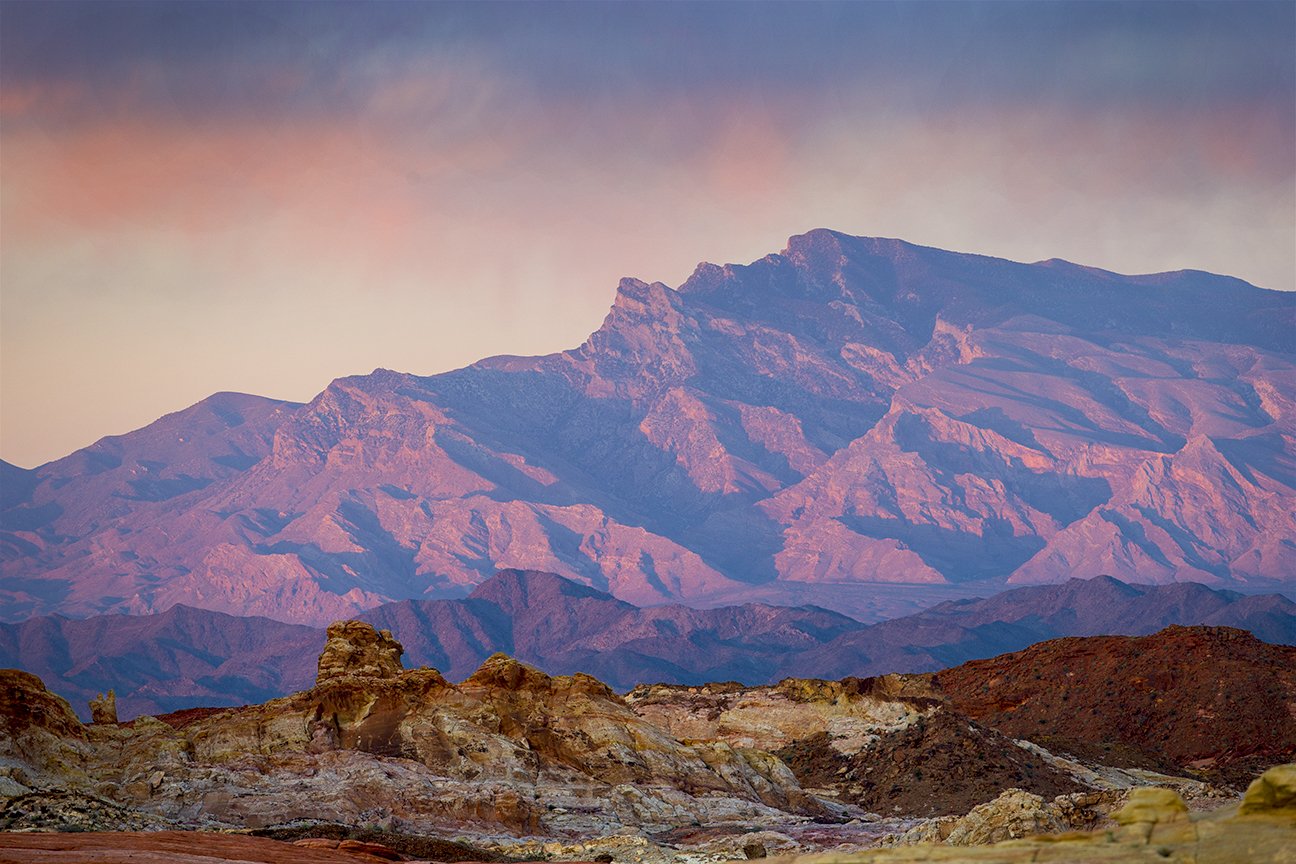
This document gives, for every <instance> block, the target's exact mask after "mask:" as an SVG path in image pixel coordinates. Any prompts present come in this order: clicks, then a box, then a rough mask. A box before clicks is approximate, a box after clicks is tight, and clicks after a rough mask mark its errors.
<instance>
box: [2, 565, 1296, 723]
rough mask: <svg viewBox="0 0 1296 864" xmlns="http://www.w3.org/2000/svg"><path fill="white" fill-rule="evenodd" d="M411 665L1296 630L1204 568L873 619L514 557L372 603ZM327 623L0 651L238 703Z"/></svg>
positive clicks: (11, 627)
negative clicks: (661, 594)
mask: <svg viewBox="0 0 1296 864" xmlns="http://www.w3.org/2000/svg"><path fill="white" fill-rule="evenodd" d="M363 617H364V620H366V621H368V622H370V623H372V624H373V625H374V626H376V627H379V628H381V629H387V630H390V631H392V633H393V634H395V636H396V638H397V639H399V640H400V641H401V643H402V644H403V645H404V647H405V653H406V661H407V663H408V665H411V666H432V667H434V668H436V669H438V670H440V671H441V672H442V674H444V675H445V676H446V677H447V678H449V679H450V680H461V679H463V678H465V677H467V676H468V675H470V674H471V673H472V671H473V670H474V669H476V668H477V667H478V666H479V665H480V664H481V663H482V662H483V661H484V660H485V659H486V658H487V657H489V656H491V655H492V654H495V653H497V652H506V653H511V654H513V655H514V656H517V657H519V658H521V659H523V660H525V661H526V662H528V663H532V664H534V665H536V666H537V667H539V668H541V669H543V670H545V671H546V672H550V673H553V674H571V673H575V672H585V673H589V674H594V675H596V676H598V677H600V678H601V679H602V680H605V681H607V682H608V683H609V684H611V685H612V686H614V687H617V688H619V689H621V690H627V689H629V688H631V687H633V686H635V685H637V684H644V683H653V682H664V683H668V684H682V685H699V684H703V683H706V682H709V681H741V682H744V683H747V684H753V685H755V684H767V683H772V682H774V681H777V680H779V679H781V678H783V677H786V676H793V677H833V678H839V677H848V676H863V675H877V674H885V673H888V672H923V671H932V670H936V669H941V668H944V667H946V666H951V665H954V664H957V663H962V662H964V661H966V660H969V659H972V658H978V657H989V656H991V655H994V654H1000V653H1003V652H1006V651H1015V650H1018V649H1021V648H1025V647H1026V646H1028V645H1031V644H1033V643H1036V642H1039V641H1042V640H1045V639H1052V638H1055V637H1058V636H1082V635H1086V636H1087V635H1098V634H1108V633H1119V634H1127V635H1143V634H1148V633H1152V632H1154V631H1156V630H1158V629H1160V628H1162V627H1164V626H1167V625H1171V624H1209V625H1224V626H1230V627H1238V628H1242V629H1249V630H1252V631H1253V632H1255V633H1256V635H1257V636H1259V637H1260V638H1262V639H1264V640H1266V641H1268V642H1272V643H1279V644H1283V643H1285V644H1296V603H1293V602H1291V601H1290V600H1287V599H1286V598H1283V597H1280V596H1277V595H1268V596H1243V595H1240V594H1236V593H1234V592H1228V591H1217V590H1214V589H1212V588H1209V587H1207V586H1204V585H1197V584H1192V583H1184V584H1176V585H1127V584H1125V583H1122V582H1119V581H1117V580H1114V579H1110V578H1107V577H1100V578H1098V579H1093V580H1089V581H1084V580H1080V579H1073V580H1071V581H1069V582H1066V583H1064V584H1062V585H1041V586H1028V587H1024V588H1016V589H1013V590H1010V591H1007V592H1004V593H1003V594H1000V595H997V596H995V597H991V598H988V599H985V600H971V601H960V602H951V603H944V604H941V605H939V606H937V607H935V608H933V609H930V610H928V611H926V612H923V613H920V614H918V615H912V616H907V617H905V618H900V619H895V620H893V621H887V622H883V623H881V624H876V625H872V626H865V625H863V624H860V623H859V622H857V621H853V620H851V619H849V618H845V617H844V616H841V615H838V614H836V613H833V612H829V611H827V610H824V609H817V608H814V607H804V608H788V607H776V606H765V605H761V604H754V603H750V604H745V605H743V606H730V607H721V608H716V609H705V610H700V609H690V608H687V607H684V606H679V605H667V606H655V607H651V608H647V609H640V608H637V607H634V606H631V605H629V604H627V603H624V602H622V601H620V600H617V599H616V598H614V597H612V596H610V595H608V594H605V593H603V592H600V591H595V590H594V589H591V588H588V587H586V586H584V585H579V584H577V583H574V582H571V581H569V580H566V579H563V578H561V577H559V576H554V575H553V574H549V573H536V572H525V571H503V572H501V573H499V574H497V575H495V576H494V577H492V578H491V579H489V580H487V581H486V582H484V583H482V584H481V585H480V586H478V588H477V589H476V590H475V591H474V592H473V594H472V596H470V597H467V598H463V599H459V600H403V601H400V602H397V603H389V604H386V605H384V606H380V607H378V608H377V609H373V610H370V611H369V612H366V613H365V614H364V616H363ZM323 643H324V633H323V631H322V630H320V629H316V628H313V627H306V626H302V625H295V624H284V623H281V622H278V621H273V620H270V619H265V618H235V617H232V616H229V615H225V614H223V613H219V612H209V611H206V610H201V609H194V608H191V607H185V606H177V607H174V608H172V609H170V610H168V611H167V612H163V613H160V614H157V615H144V616H126V615H102V616H95V617H92V618H88V619H84V620H73V619H68V618H62V617H58V616H55V617H42V618H34V619H31V620H29V621H25V622H23V623H21V624H0V666H13V667H17V668H21V669H23V670H25V671H28V672H31V673H34V674H38V675H40V676H41V678H43V679H44V680H45V681H47V682H48V683H49V686H50V687H51V688H52V689H54V690H55V691H56V692H58V693H59V694H60V695H63V696H65V697H66V698H67V699H68V700H69V701H71V702H72V703H73V704H74V705H75V706H77V707H78V709H80V710H84V709H85V706H86V703H87V702H88V700H89V699H91V698H93V697H94V696H95V694H97V693H100V692H104V691H106V690H108V689H109V688H113V689H115V690H116V691H117V696H118V705H119V706H120V710H121V714H122V716H123V717H129V716H134V715H136V714H139V713H159V712H166V711H174V710H179V709H184V708H191V707H195V706H213V705H238V704H244V703H247V702H254V701H257V700H264V699H268V698H271V697H274V696H279V695H283V694H284V693H288V692H292V691H293V690H296V689H299V688H301V687H304V686H307V685H308V684H309V683H310V681H312V680H313V678H314V675H315V671H316V670H315V666H314V663H313V661H312V660H311V659H310V658H312V657H313V656H314V655H315V653H316V652H317V651H318V649H319V646H320V645H322V644H323Z"/></svg>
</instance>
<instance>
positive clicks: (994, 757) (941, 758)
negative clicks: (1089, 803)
mask: <svg viewBox="0 0 1296 864" xmlns="http://www.w3.org/2000/svg"><path fill="white" fill-rule="evenodd" d="M626 700H627V702H629V703H630V705H632V706H633V707H634V709H635V711H636V712H638V713H639V714H640V715H641V716H643V717H645V718H648V719H651V720H652V721H653V722H654V723H656V724H657V725H659V726H662V727H664V728H666V729H669V730H670V731H671V732H672V733H673V734H674V735H676V736H678V737H681V738H688V739H698V740H718V741H724V742H727V743H730V744H734V745H747V746H752V745H754V746H757V747H761V748H766V749H770V750H773V751H774V753H775V755H777V756H779V757H780V758H781V759H782V760H783V761H784V762H785V763H786V764H787V765H788V767H789V768H791V770H792V771H793V773H794V774H795V776H796V778H797V780H798V781H799V782H800V783H801V785H802V786H804V787H806V788H807V789H811V790H813V791H814V792H815V794H818V795H822V796H830V797H833V798H835V799H837V800H839V801H841V802H844V803H847V804H851V805H855V806H858V807H860V808H862V809H864V810H866V811H869V812H874V813H883V814H886V815H911V816H912V815H917V816H936V815H959V814H963V813H966V812H967V811H968V809H969V808H971V807H973V806H975V805H977V804H980V803H983V802H985V801H987V800H989V799H991V798H994V797H995V796H996V795H998V794H999V793H1000V792H1001V791H1003V790H1004V789H1006V788H1009V787H1012V786H1029V789H1028V791H1031V792H1035V793H1038V794H1043V795H1045V796H1047V797H1049V798H1052V797H1053V796H1056V795H1060V794H1064V793H1071V792H1077V791H1081V790H1083V789H1085V788H1086V786H1085V785H1084V784H1082V783H1080V782H1078V781H1076V780H1075V779H1074V778H1073V777H1072V776H1071V775H1070V774H1069V773H1068V772H1067V771H1066V770H1064V769H1062V768H1059V767H1055V766H1053V765H1052V764H1050V763H1049V762H1048V761H1047V760H1046V759H1045V758H1044V756H1043V755H1041V754H1040V753H1036V752H1033V751H1028V750H1026V749H1024V748H1022V747H1020V746H1018V745H1017V744H1016V743H1015V742H1014V741H1012V740H1011V739H1008V738H1006V737H1004V736H1003V735H1001V734H999V733H997V732H994V731H993V730H990V729H986V728H984V727H981V726H979V725H977V724H975V723H972V722H970V721H969V720H968V719H967V718H966V717H963V716H961V715H958V714H955V713H953V712H951V711H949V710H948V709H947V708H946V707H944V706H943V705H942V703H941V701H940V698H939V693H938V691H936V690H935V689H933V688H932V686H931V681H930V679H929V678H927V677H924V676H909V675H885V676H881V677H878V678H847V679H843V680H842V681H819V680H814V679H795V678H789V679H786V680H784V681H782V682H780V683H779V684H777V685H776V686H773V687H742V686H740V685H736V684H707V685H703V686H700V687H679V686H676V687H671V686H663V685H654V686H651V687H637V688H635V689H634V690H632V691H631V692H630V694H629V695H628V696H627V697H626Z"/></svg>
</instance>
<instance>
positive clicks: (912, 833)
mask: <svg viewBox="0 0 1296 864" xmlns="http://www.w3.org/2000/svg"><path fill="white" fill-rule="evenodd" d="M1134 791H1135V792H1140V791H1143V790H1137V789H1136V790H1134ZM1157 791H1158V792H1169V790H1157ZM1170 794H1171V795H1174V793H1173V792H1170ZM1123 797H1124V793H1115V792H1083V793H1076V794H1070V795H1059V796H1058V797H1056V798H1054V799H1053V800H1052V801H1048V800H1045V799H1044V798H1042V797H1041V796H1039V795H1032V794H1031V793H1029V792H1025V791H1023V790H1021V789H1007V790H1005V791H1004V792H1002V793H1001V794H1000V795H999V796H998V797H997V798H995V799H994V800H993V801H987V802H986V803H984V804H978V805H977V806H976V807H973V808H972V809H971V810H970V811H968V812H967V813H966V814H964V815H961V816H942V817H939V818H936V819H929V820H927V821H926V822H923V823H922V824H920V825H917V826H915V827H914V828H911V829H910V830H908V831H906V832H905V833H903V834H901V835H899V836H897V837H894V838H892V839H890V840H889V843H890V844H891V845H896V846H913V845H917V844H920V843H940V844H943V845H945V846H985V845H987V844H990V843H999V842H1001V841H1003V840H1016V839H1020V838H1022V837H1029V836H1031V835H1034V834H1060V833H1063V832H1066V831H1076V830H1087V829H1091V828H1094V827H1095V826H1096V825H1097V824H1098V823H1100V822H1101V821H1103V819H1104V818H1106V817H1107V816H1108V815H1110V813H1111V812H1112V811H1113V810H1115V809H1116V806H1117V805H1118V804H1119V803H1120V800H1121V799H1122V798H1123Z"/></svg>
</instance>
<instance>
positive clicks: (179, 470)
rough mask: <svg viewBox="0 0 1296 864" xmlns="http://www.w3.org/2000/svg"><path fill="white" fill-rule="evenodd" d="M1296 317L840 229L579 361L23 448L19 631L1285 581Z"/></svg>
mask: <svg viewBox="0 0 1296 864" xmlns="http://www.w3.org/2000/svg"><path fill="white" fill-rule="evenodd" d="M1293 332H1296V295H1292V294H1290V293H1288V292H1279V291H1264V290H1261V289H1259V288H1256V287H1254V286H1251V285H1247V284H1246V283H1243V282H1241V281H1239V280H1236V279H1230V278H1227V277H1221V276H1213V275H1210V274H1206V273H1200V272H1193V271H1183V272H1178V273H1164V274H1157V275H1151V276H1120V275H1117V274H1114V273H1108V272H1105V271H1101V270H1096V269H1093V268H1087V267H1081V266H1077V265H1074V264H1068V263H1066V262H1061V261H1044V262H1038V263H1035V264H1020V263H1015V262H1010V261H1004V260H1000V259H994V258H987V257H983V256H977V255H965V254H957V253H953V252H946V251H942V250H939V249H931V248H926V247H921V246H916V245H913V244H909V243H904V242H901V241H897V240H887V239H878V238H863V237H850V236H847V235H844V234H840V233H836V232H833V231H826V230H816V231H811V232H809V233H806V234H803V235H799V236H796V237H792V238H790V239H789V241H788V244H787V248H786V249H784V250H783V251H782V252H780V253H778V254H772V255H768V256H766V257H764V258H762V259H761V260H759V261H755V262H753V263H751V264H750V265H746V266H739V265H725V266H716V265H713V264H703V265H700V266H699V267H698V268H697V270H696V272H695V273H694V274H693V275H692V276H691V277H690V278H689V279H688V280H687V281H686V282H685V283H683V284H682V285H680V286H678V287H677V288H671V287H668V286H666V285H663V284H661V283H651V284H650V283H646V282H641V281H639V280H635V279H627V280H624V281H623V282H622V283H621V285H620V286H619V288H618V289H617V292H616V297H615V300H614V302H613V303H612V306H611V309H610V311H609V313H608V315H607V318H606V320H605V321H604V322H603V324H602V326H601V327H600V328H599V329H598V330H597V331H596V332H595V333H593V334H591V336H590V337H589V339H587V340H586V342H585V343H584V344H582V345H581V346H579V347H577V348H574V349H572V350H569V351H564V352H561V353H558V354H552V355H548V356H544V357H495V358H489V359H486V360H483V361H481V362H479V363H475V364H473V365H471V366H469V367H467V368H464V369H459V370H455V371H453V372H448V373H445V374H441V375H436V376H431V377H421V376H417V375H410V374H402V373H398V372H392V371H387V370H377V371H375V372H374V373H372V374H369V375H361V376H355V377H350V378H341V379H338V380H337V381H334V382H333V383H332V384H330V385H329V386H328V388H326V389H325V390H324V391H323V392H322V393H320V394H319V395H318V396H317V397H316V398H314V399H313V400H311V401H310V402H309V403H308V404H306V405H297V404H291V403H285V402H278V401H275V400H269V399H262V398H258V397H254V396H245V395H240V394H233V393H222V394H217V395H215V396H212V397H210V398H209V399H206V400H204V401H202V402H200V403H198V404H196V405H194V406H192V407H190V408H187V409H185V410H183V411H180V412H177V413H175V414H172V415H168V416H166V417H163V418H161V419H159V420H158V421H156V422H155V423H153V424H151V425H149V426H147V427H145V428H144V429H140V430H137V431H135V432H132V433H129V434H127V435H121V436H114V437H111V438H105V439H103V440H101V441H99V442H97V443H96V444H94V445H92V446H90V447H87V448H85V449H83V450H79V451H77V452H76V453H73V454H71V455H69V456H67V457H65V458H63V459H60V460H57V461H55V462H52V463H50V464H48V465H44V466H41V467H39V468H37V469H35V470H32V471H25V470H23V469H19V468H15V467H13V466H0V470H3V472H4V477H5V483H4V488H3V490H0V619H2V620H8V621H16V620H22V619H26V618H30V617H32V616H36V615H47V614H52V613H59V614H64V615H72V616H78V617H80V616H85V615H90V614H96V613H100V612H118V611H127V612H132V613H136V614H139V613H145V612H155V611H162V610H166V609H169V608H171V607H173V606H175V605H176V604H186V605H189V606H194V607H199V608H205V609H212V610H218V611H224V612H230V613H233V614H237V615H267V616H274V617H281V618H283V619H284V620H289V621H293V622H297V623H308V624H314V625H321V624H324V623H326V622H328V621H330V620H332V619H334V618H338V617H343V616H346V617H352V616H354V615H356V614H357V613H359V612H361V611H363V610H365V609H370V608H373V607H375V606H378V605H380V604H382V603H385V602H389V601H394V600H403V599H434V598H438V597H459V596H463V595H464V594H466V593H468V592H469V591H470V590H471V588H472V586H474V585H477V584H478V583H480V582H482V581H483V580H485V579H487V578H489V576H490V575H491V574H492V573H493V572H494V571H495V569H496V568H497V567H515V568H519V569H531V570H545V571H550V572H554V573H558V574H560V575H563V576H566V577H568V578H571V579H574V580H577V581H580V582H582V583H584V584H586V585H589V586H591V587H595V588H598V589H600V590H606V591H608V592H610V593H611V594H613V595H615V596H616V597H618V598H619V599H622V600H626V601H629V602H632V603H636V604H640V605H650V604H655V603H661V602H665V601H679V600H684V601H687V602H689V603H691V604H693V605H707V604H716V603H719V602H735V601H736V600H737V598H741V601H739V602H745V601H750V600H752V599H762V600H764V601H766V602H772V603H779V604H782V605H795V604H796V603H804V602H815V603H818V604H820V605H836V608H837V611H843V612H847V613H848V614H852V615H856V614H858V615H865V614H866V613H867V614H869V615H873V616H877V615H878V613H879V612H880V611H882V612H886V611H890V613H891V614H889V615H886V616H885V617H894V614H895V612H894V610H880V609H879V604H883V605H885V603H883V600H884V599H885V598H886V597H892V598H894V597H895V596H897V595H904V596H912V595H913V594H914V593H915V592H919V591H920V590H921V587H922V586H927V588H928V589H930V590H936V589H944V588H951V587H954V588H957V587H959V586H965V585H967V584H969V583H979V582H986V583H990V584H993V585H994V586H996V587H1002V586H1003V584H1004V583H1005V582H1006V581H1007V582H1011V583H1012V584H1035V583H1054V582H1063V581H1065V580H1066V579H1068V578H1070V577H1071V576H1073V575H1085V576H1088V575H1092V574H1098V573H1107V574H1110V575H1112V576H1115V577H1118V578H1121V579H1124V580H1127V581H1137V582H1157V583H1167V582H1174V581H1186V580H1192V581H1198V582H1208V583H1213V584H1219V585H1225V586H1227V585H1248V586H1256V585H1260V586H1265V585H1269V586H1274V585H1279V584H1290V581H1291V580H1292V578H1293V576H1294V575H1296V508H1293V507H1292V502H1293V500H1296V443H1294V442H1296V411H1294V410H1293V406H1296V346H1294V345H1293V340H1292V333H1293ZM896 583H903V584H905V585H907V586H910V587H907V588H905V589H904V590H902V591H899V592H891V593H890V594H888V593H887V592H885V591H882V590H873V589H872V587H871V586H878V585H888V584H896ZM842 585H846V586H847V587H846V588H843V587H841V586H842ZM861 588H863V589H868V590H860V589H861ZM982 593H988V592H982ZM945 596H946V597H948V596H952V595H950V594H948V593H947V594H946V595H945ZM930 597H931V595H930V594H928V595H926V598H925V599H928V600H930ZM879 598H883V599H879ZM887 602H890V601H887ZM922 605H928V604H927V603H924V604H922ZM912 609H913V607H912V606H910V607H909V608H908V609H906V611H912Z"/></svg>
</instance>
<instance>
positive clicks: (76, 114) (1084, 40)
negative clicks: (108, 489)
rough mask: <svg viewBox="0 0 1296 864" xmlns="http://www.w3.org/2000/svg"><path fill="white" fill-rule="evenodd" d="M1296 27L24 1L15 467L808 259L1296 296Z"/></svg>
mask: <svg viewBox="0 0 1296 864" xmlns="http://www.w3.org/2000/svg"><path fill="white" fill-rule="evenodd" d="M1293 34H1296V7H1294V6H1293V5H1292V4H1290V3H1276V4H1253V3H1241V4H1236V3H1228V4H1193V3H1173V4H1160V3H1131V4H1104V3H1083V4H1076V5H1072V4H1018V3H1014V4H968V3H959V4H950V5H946V4H938V3H915V4H897V5H887V4H874V3H868V4H864V3H859V4H804V3H798V4H786V5H785V4H777V3H765V4H752V5H745V4H728V3H706V4H696V5H693V4H573V5H562V4H505V3H499V4H470V5H455V4H413V3H389V4H378V3H364V4H354V5H352V4H342V3H332V4H325V3H308V4H301V5H294V4H285V3H274V4H266V5H258V4H250V3H249V4H244V3H237V4H236V3H225V2H219V3H211V4H207V3H182V4H174V3H172V4H162V5H154V4H130V3H95V4H78V3H44V4H37V3H13V2H6V3H3V4H0V181H2V182H0V243H2V244H3V246H2V253H3V256H2V258H0V291H2V292H3V296H2V298H0V299H2V306H0V316H2V317H0V343H2V344H0V374H2V375H3V379H2V381H0V386H2V388H3V390H2V393H3V401H2V402H0V456H3V457H4V458H6V459H9V460H12V461H15V462H17V463H19V464H25V465H31V464H36V463H37V462H40V461H44V460H46V459H49V458H54V457H56V456H59V455H62V454H64V453H66V452H67V451H69V450H70V449H72V448H74V447H76V446H81V445H84V444H87V443H89V442H90V441H92V440H94V439H95V438H97V437H99V436H100V435H103V434H108V433H114V432H122V431H126V430H127V429H129V428H132V427H135V426H139V425H142V424H143V423H146V422H148V421H149V420H151V419H153V418H154V417H156V416H158V415H159V414H161V413H164V412H166V411H169V410H175V409H178V408H181V407H183V406H184V405H186V404H189V403H191V402H193V401H195V400H197V399H199V398H201V397H202V396H204V395H206V394H207V393H209V392H212V391H214V390H221V389H239V390H247V391H252V392H258V393H264V394H266V395H273V396H282V397H288V398H299V399H301V398H309V397H310V396H311V395H313V394H314V393H315V392H316V391H318V390H319V389H320V388H321V387H322V386H323V385H324V384H325V383H327V381H328V380H329V379H330V378H332V377H335V376H337V375H343V374H351V373H355V372H363V371H368V370H369V369H371V368H373V367H375V366H380V365H381V366H387V367H392V368H399V369H402V370H407V371H413V372H427V373H430V372H436V371H440V370H443V369H447V368H451V367H454V366H457V365H462V364H464V363H467V362H471V361H472V360H474V359H477V358H478V357H481V356H484V355H486V354H490V353H497V352H509V353H527V352H543V351H551V350H558V349H561V348H565V347H570V346H571V345H574V344H576V343H578V342H579V341H580V340H581V339H582V338H583V337H584V336H585V335H586V334H587V333H588V332H589V331H590V330H592V329H593V328H594V327H596V326H597V325H598V322H599V320H600V319H601V317H602V315H603V314H604V312H605V311H606V307H607V305H608V303H609V302H610V301H611V295H612V288H613V286H614V285H615V281H616V279H617V278H618V277H620V276H622V275H635V276H639V277H642V278H646V279H660V280H662V281H666V282H668V283H670V284H676V283H678V282H679V281H680V280H682V279H683V278H684V276H686V275H687V274H688V273H689V272H690V271H691V270H692V268H693V266H694V265H695V264H696V263H697V262H698V261H699V260H701V259H703V258H718V259H723V260H731V261H746V260H750V259H752V258H755V257H758V256H760V255H762V254H764V253H766V252H768V251H772V250H775V249H777V248H778V247H780V246H781V245H782V242H783V240H784V239H785V238H786V237H787V236H788V235H789V234H792V233H797V232H800V231H804V230H807V229H809V228H811V227H816V226H829V227H833V228H837V229H840V230H844V231H849V232H852V233H859V234H871V235H882V236H900V237H904V238H905V239H908V240H911V241H913V242H918V243H925V244H929V245H935V246H942V247H946V248H954V249H959V250H965V251H977V252H983V253H987V254H997V255H1003V256H1005V257H1011V258H1018V259H1024V260H1036V259H1039V258H1046V257H1055V256H1056V257H1065V258H1069V259H1072V260H1078V261H1082V262H1084V263H1088V264H1095V265H1099V266H1104V267H1108V268H1110V269H1115V270H1120V271H1126V272H1146V271H1154V270H1163V269H1175V268H1182V267H1196V268H1201V269H1208V270H1214V271H1218V272H1227V273H1230V274H1233V275H1237V276H1240V277H1242V278H1245V279H1248V280H1249V281H1252V282H1255V283H1256V284H1259V285H1262V286H1265V287H1271V288H1280V289H1292V288H1296V244H1294V243H1293V241H1292V237H1293V235H1294V234H1296V165H1294V164H1293V163H1294V162H1296V84H1294V80H1296V44H1294V41H1296V36H1294V35H1293Z"/></svg>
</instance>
